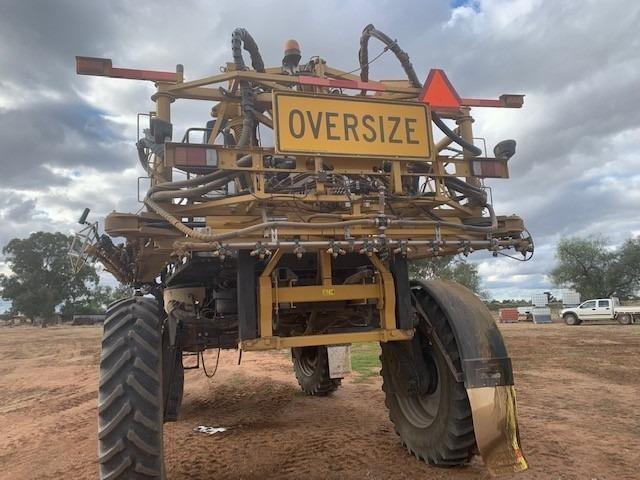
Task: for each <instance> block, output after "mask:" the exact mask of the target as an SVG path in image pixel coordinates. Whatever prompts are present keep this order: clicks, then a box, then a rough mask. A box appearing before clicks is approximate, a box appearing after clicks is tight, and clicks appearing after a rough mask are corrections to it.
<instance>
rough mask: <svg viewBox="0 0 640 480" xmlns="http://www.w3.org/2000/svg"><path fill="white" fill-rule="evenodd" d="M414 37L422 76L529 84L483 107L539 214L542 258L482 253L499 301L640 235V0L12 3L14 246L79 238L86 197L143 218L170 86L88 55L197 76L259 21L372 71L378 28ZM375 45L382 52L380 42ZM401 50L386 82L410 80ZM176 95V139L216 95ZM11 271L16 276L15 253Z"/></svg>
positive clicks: (5, 63)
mask: <svg viewBox="0 0 640 480" xmlns="http://www.w3.org/2000/svg"><path fill="white" fill-rule="evenodd" d="M368 23H373V24H374V25H375V26H376V27H378V28H379V29H380V30H382V31H384V32H386V33H388V34H389V35H390V36H391V37H393V38H397V39H398V41H399V44H400V45H401V46H402V48H403V49H405V50H406V51H407V52H408V53H409V54H410V55H411V60H412V62H413V64H414V66H415V68H416V71H417V72H418V75H419V76H423V77H426V75H427V72H428V71H429V69H430V68H432V67H437V68H443V69H444V70H445V71H446V72H447V74H448V76H449V78H450V80H451V81H452V83H453V84H454V85H455V87H456V88H457V90H458V92H460V94H461V95H462V96H464V97H476V98H478V97H484V98H496V97H497V96H498V95H499V94H501V93H524V94H526V98H525V106H524V108H523V109H522V110H491V109H484V110H483V109H475V110H474V116H475V118H476V123H475V125H474V128H475V134H476V135H477V136H481V137H485V138H486V139H487V142H488V144H489V145H490V146H492V145H494V144H495V143H497V142H498V141H500V140H502V139H505V138H515V139H516V140H517V141H518V152H517V154H516V156H515V157H514V158H512V160H511V161H510V169H511V177H512V178H511V179H509V180H494V181H492V182H490V183H489V184H490V186H491V187H492V188H493V198H494V202H495V206H496V210H497V211H498V213H502V214H512V213H516V214H518V215H520V216H522V217H523V218H524V219H525V222H526V225H527V226H528V228H529V229H530V231H531V232H532V234H533V236H534V238H535V241H536V255H535V258H534V259H533V260H532V261H531V262H528V263H520V262H515V261H511V260H509V259H506V258H498V259H493V258H489V257H486V256H483V255H481V254H475V255H476V256H472V257H471V259H473V260H474V261H476V262H477V263H478V264H479V269H480V272H481V274H482V277H483V282H484V287H485V288H486V289H487V290H488V291H489V292H490V293H491V295H492V296H493V297H495V298H499V299H500V298H507V297H514V296H518V297H527V296H530V294H531V293H532V292H539V291H541V290H546V289H549V288H552V285H551V284H550V283H549V281H548V279H547V278H546V277H545V274H546V273H547V272H549V270H550V269H551V268H552V267H553V264H554V248H555V244H556V242H557V241H558V240H559V239H560V238H563V237H566V236H571V235H605V236H606V237H608V238H609V240H610V243H611V245H612V246H613V245H616V244H619V243H620V242H621V241H622V240H624V239H625V238H627V237H629V236H631V235H640V33H639V30H638V25H640V2H633V1H628V0H626V1H625V0H607V1H599V0H574V1H570V0H563V1H553V0H513V1H508V0H486V1H482V0H481V1H475V0H472V1H464V0H454V1H447V0H442V1H436V0H431V1H426V0H423V1H419V0H415V1H402V0H386V1H373V0H368V1H364V0H358V1H346V0H337V1H330V0H325V1H323V2H317V1H313V2H312V1H309V2H307V1H304V0H296V1H276V0H274V1H266V0H265V1H251V0H245V1H243V2H229V1H227V2H223V1H208V2H205V1H189V0H187V1H181V2H174V1H163V0H160V1H153V2H144V1H138V2H130V1H116V0H113V1H103V2H89V1H84V0H75V1H73V0H46V1H36V0H0V72H1V75H0V87H1V88H0V167H1V170H0V172H1V173H0V189H1V190H2V196H1V197H0V220H1V221H2V229H0V244H1V245H4V244H5V243H6V242H7V241H8V240H9V239H11V238H13V237H23V236H27V235H28V234H29V233H30V232H33V231H37V230H49V231H55V230H60V231H64V232H70V231H71V230H72V229H74V228H76V225H75V221H76V219H77V217H78V216H79V214H80V212H81V211H82V209H83V208H84V207H85V206H89V207H90V208H91V209H92V218H94V219H98V220H101V219H102V218H103V217H104V215H105V214H107V213H108V212H109V211H111V210H114V209H115V210H118V211H136V210H137V209H138V208H140V204H139V203H138V202H137V177H138V176H141V175H143V172H142V170H141V169H140V168H139V167H138V162H137V160H136V153H135V149H134V142H135V138H136V113H137V112H148V111H149V110H152V109H153V104H152V103H151V102H150V100H149V97H150V96H151V94H152V93H153V85H152V84H150V83H145V82H134V81H125V80H116V79H106V78H93V77H81V76H77V75H76V74H75V65H74V56H75V55H86V56H94V57H107V58H112V59H113V64H114V66H122V67H133V68H146V69H158V70H172V69H174V67H175V64H177V63H182V64H184V67H185V76H186V78H187V80H188V79H194V78H197V77H200V76H205V75H210V74H214V73H217V72H218V71H219V67H220V66H221V65H224V64H225V62H227V61H230V60H231V52H230V37H231V31H232V30H233V28H235V27H238V26H242V27H245V28H247V29H248V30H249V31H250V32H251V34H252V35H253V36H254V38H255V39H256V40H257V42H258V44H259V46H260V49H261V52H262V55H263V57H264V59H265V62H266V63H267V64H268V65H279V63H280V60H281V56H282V44H283V42H284V41H285V40H286V39H287V38H296V39H298V40H299V42H300V44H301V46H302V51H303V59H306V58H309V57H311V56H315V55H320V56H322V57H323V58H325V59H326V60H327V61H328V62H329V63H330V64H331V65H334V66H336V67H338V68H342V69H346V70H352V69H354V68H356V66H357V51H358V40H359V37H360V33H361V31H362V28H363V27H364V26H365V25H366V24H368ZM380 49H381V48H380V44H378V43H376V42H375V41H372V42H371V46H370V51H371V55H373V54H375V53H377V52H378V51H380ZM402 74H403V72H402V71H401V69H400V68H399V66H398V65H397V64H396V62H395V60H394V59H393V58H392V56H391V55H385V56H383V57H382V58H381V59H380V60H378V61H377V62H376V63H375V64H374V65H372V67H371V77H372V78H373V79H384V78H401V77H402ZM183 102H184V103H183V104H174V108H173V120H174V132H175V135H176V138H180V137H181V136H182V133H183V131H184V129H185V128H187V127H188V126H201V125H202V124H203V123H204V122H205V121H206V120H207V119H208V112H209V110H210V107H211V105H209V104H206V103H204V102H189V101H183ZM0 271H6V265H4V264H2V263H1V260H0Z"/></svg>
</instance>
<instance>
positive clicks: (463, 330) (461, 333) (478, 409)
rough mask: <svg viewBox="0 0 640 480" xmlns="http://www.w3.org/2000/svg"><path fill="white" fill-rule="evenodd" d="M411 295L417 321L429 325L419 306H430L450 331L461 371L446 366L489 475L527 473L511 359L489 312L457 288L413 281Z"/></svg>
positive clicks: (452, 364) (436, 281) (455, 284)
mask: <svg viewBox="0 0 640 480" xmlns="http://www.w3.org/2000/svg"><path fill="white" fill-rule="evenodd" d="M411 292H412V297H413V300H414V307H415V308H416V310H417V312H418V314H419V315H420V316H422V317H424V318H425V319H426V321H427V322H429V319H428V314H427V312H426V311H425V310H426V308H424V306H425V305H428V303H429V302H435V304H436V305H437V306H438V307H439V308H440V309H441V310H442V311H443V312H444V314H445V317H446V318H447V321H448V323H449V326H450V327H451V330H452V332H453V335H454V337H455V340H456V344H457V347H458V354H459V356H460V362H459V365H460V367H461V371H456V370H455V369H456V368H458V367H457V365H456V362H454V361H452V360H451V359H450V360H451V361H448V364H449V367H450V368H451V369H452V370H453V373H454V376H455V377H456V378H457V379H458V381H463V382H464V385H465V388H466V390H467V395H468V397H469V403H470V405H471V412H472V416H473V427H474V432H475V437H476V443H477V445H478V449H479V450H480V454H481V455H482V458H483V460H484V462H485V464H486V465H487V467H488V468H489V470H490V471H491V472H492V473H494V474H498V473H507V472H518V471H522V470H526V469H527V468H528V465H527V462H526V460H525V458H524V455H523V453H522V450H521V448H520V435H519V431H518V421H517V413H516V396H515V388H514V386H513V385H514V382H513V369H512V366H511V359H510V357H509V354H508V352H507V347H506V345H505V343H504V340H503V338H502V334H501V333H500V330H499V329H498V326H497V325H496V322H495V320H494V319H493V316H492V315H491V312H489V309H488V308H487V307H486V306H485V305H484V303H482V301H481V300H480V299H479V298H478V297H477V296H476V295H475V294H474V293H473V292H471V291H470V290H469V289H467V288H465V287H463V286H462V285H460V284H458V283H454V282H446V281H442V280H426V281H418V280H413V281H412V282H411ZM434 340H435V343H436V344H438V343H439V342H440V341H439V339H434Z"/></svg>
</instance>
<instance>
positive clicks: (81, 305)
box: [60, 285, 133, 319]
mask: <svg viewBox="0 0 640 480" xmlns="http://www.w3.org/2000/svg"><path fill="white" fill-rule="evenodd" d="M132 295H133V289H132V288H131V287H128V286H126V285H119V286H117V287H116V288H113V287H109V286H103V285H96V287H95V288H94V289H92V290H91V291H89V292H88V293H87V295H85V296H83V297H81V298H77V299H75V300H67V301H66V302H65V303H64V305H63V306H62V309H61V312H60V313H62V316H63V317H64V318H65V319H71V318H73V316H74V315H95V314H101V313H104V312H105V311H106V309H107V307H108V306H109V305H110V304H111V303H113V302H115V301H116V300H120V299H122V298H127V297H131V296H132Z"/></svg>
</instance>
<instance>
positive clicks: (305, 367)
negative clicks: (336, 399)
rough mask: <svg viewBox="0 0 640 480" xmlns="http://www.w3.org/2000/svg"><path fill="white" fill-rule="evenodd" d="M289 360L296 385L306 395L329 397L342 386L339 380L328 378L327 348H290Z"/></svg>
mask: <svg viewBox="0 0 640 480" xmlns="http://www.w3.org/2000/svg"><path fill="white" fill-rule="evenodd" d="M291 358H292V360H293V369H294V371H295V373H296V379H297V380H298V384H299V385H300V388H301V389H302V391H303V392H304V393H306V394H307V395H315V396H319V397H322V396H325V395H329V394H330V393H332V392H335V391H336V390H337V389H338V388H339V387H340V385H341V384H342V380H341V379H340V378H331V377H329V357H328V355H327V347H324V346H320V347H296V348H292V349H291Z"/></svg>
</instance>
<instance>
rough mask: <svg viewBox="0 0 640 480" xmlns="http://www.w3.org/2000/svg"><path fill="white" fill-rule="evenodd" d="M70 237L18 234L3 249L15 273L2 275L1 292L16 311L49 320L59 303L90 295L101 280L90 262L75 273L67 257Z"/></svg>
mask: <svg viewBox="0 0 640 480" xmlns="http://www.w3.org/2000/svg"><path fill="white" fill-rule="evenodd" d="M69 242H70V237H68V236H67V235H64V234H62V233H59V232H57V233H48V232H36V233H32V234H31V235H30V236H29V237H28V238H24V239H20V238H14V239H13V240H11V241H10V242H9V243H8V244H7V245H6V246H5V247H4V248H3V249H2V253H3V254H4V255H5V258H6V261H7V263H8V264H9V267H10V268H11V271H12V274H11V275H0V296H2V298H3V299H4V300H8V301H11V304H12V311H13V312H20V313H22V314H24V315H26V316H27V317H29V318H31V319H35V318H38V317H40V318H43V319H44V320H47V319H49V318H51V317H52V316H53V314H54V313H55V309H56V307H57V306H58V305H60V304H62V303H64V302H66V301H72V302H73V301H77V300H78V299H80V298H83V297H86V296H87V295H88V294H89V292H90V291H91V286H92V285H93V286H95V285H97V283H98V275H97V274H96V271H95V269H93V268H91V267H89V266H86V267H85V268H83V269H82V271H81V272H80V273H79V274H77V275H74V273H73V270H72V269H71V264H70V263H69V259H68V257H67V250H68V246H69Z"/></svg>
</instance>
